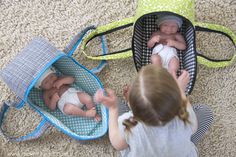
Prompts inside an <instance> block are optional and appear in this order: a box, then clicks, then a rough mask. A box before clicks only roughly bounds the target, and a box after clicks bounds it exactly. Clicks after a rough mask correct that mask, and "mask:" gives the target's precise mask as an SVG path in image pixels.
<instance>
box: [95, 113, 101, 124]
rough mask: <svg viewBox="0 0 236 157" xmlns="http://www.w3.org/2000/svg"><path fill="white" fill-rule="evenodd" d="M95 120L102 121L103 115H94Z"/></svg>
mask: <svg viewBox="0 0 236 157" xmlns="http://www.w3.org/2000/svg"><path fill="white" fill-rule="evenodd" d="M94 120H95V121H96V122H100V121H101V120H102V117H101V116H99V115H98V114H96V115H95V117H94Z"/></svg>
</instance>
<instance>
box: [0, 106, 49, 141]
mask: <svg viewBox="0 0 236 157" xmlns="http://www.w3.org/2000/svg"><path fill="white" fill-rule="evenodd" d="M14 105H16V103H13V102H12V101H10V103H9V101H8V102H4V103H3V106H2V108H1V110H0V134H2V135H3V136H4V137H5V138H6V139H8V140H10V141H16V142H21V141H27V140H33V139H36V138H39V137H40V136H41V135H42V134H43V133H44V132H45V131H46V130H47V129H48V128H49V126H50V123H49V122H48V121H47V120H46V118H45V117H44V118H43V119H42V120H41V122H40V123H39V124H38V126H37V127H36V128H35V129H34V130H33V131H32V132H30V133H28V134H26V135H24V136H20V137H12V136H9V135H8V134H7V133H6V132H5V131H4V130H3V122H4V118H5V117H6V115H7V112H8V110H9V108H10V107H17V106H14Z"/></svg>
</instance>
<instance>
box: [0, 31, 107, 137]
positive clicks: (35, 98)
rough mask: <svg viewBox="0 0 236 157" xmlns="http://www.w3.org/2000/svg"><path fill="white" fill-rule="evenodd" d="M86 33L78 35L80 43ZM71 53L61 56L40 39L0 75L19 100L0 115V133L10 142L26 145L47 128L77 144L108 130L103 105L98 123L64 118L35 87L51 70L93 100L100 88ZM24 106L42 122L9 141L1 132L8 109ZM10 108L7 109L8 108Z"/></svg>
mask: <svg viewBox="0 0 236 157" xmlns="http://www.w3.org/2000/svg"><path fill="white" fill-rule="evenodd" d="M84 34H85V31H83V32H81V33H79V34H78V38H80V40H79V41H78V42H77V43H76V45H77V46H78V45H79V43H80V42H81V39H82V37H83V36H84ZM72 51H73V50H72V49H71V48H69V47H67V48H66V49H65V50H64V52H62V51H60V50H57V49H56V48H55V47H54V46H53V45H51V44H50V43H49V42H48V41H47V40H45V39H43V38H35V39H33V40H32V41H31V42H30V43H29V44H28V45H27V46H26V47H25V48H24V49H23V50H22V51H21V52H20V53H19V54H18V55H17V56H16V57H15V58H14V59H13V60H12V61H11V62H10V63H9V64H8V65H7V66H6V67H5V68H4V69H3V70H2V71H1V73H0V76H1V79H2V80H3V81H4V82H5V83H6V84H7V85H8V87H10V89H11V90H12V91H13V92H14V93H15V94H16V95H17V96H18V99H19V101H18V102H13V101H6V102H5V103H4V104H3V106H2V108H1V112H0V125H1V133H2V135H4V136H5V137H7V139H9V140H11V141H26V140H31V139H36V138H38V137H40V136H41V135H42V134H43V133H44V132H45V131H46V130H47V128H48V127H49V126H53V127H55V128H57V129H58V130H59V131H61V132H63V133H65V134H66V135H68V136H70V137H72V138H74V139H76V140H92V139H97V138H99V137H101V136H103V135H104V134H105V133H106V132H107V129H108V112H107V109H106V108H105V107H104V106H103V105H102V104H97V105H96V110H97V113H98V114H99V115H100V116H101V118H102V120H101V121H100V122H95V120H94V119H93V118H86V117H80V116H68V115H64V114H63V113H62V112H61V111H60V110H59V109H58V108H57V109H56V110H55V111H51V110H50V109H49V108H48V107H47V106H46V105H45V104H44V101H43V99H42V90H40V89H38V88H35V87H34V85H35V83H36V82H37V80H38V79H39V78H40V76H41V75H42V74H43V73H44V71H45V70H46V69H48V68H49V67H50V66H53V67H54V68H55V69H56V71H57V73H59V74H64V75H68V76H73V77H74V78H75V82H74V84H73V87H74V88H77V89H79V90H81V91H84V92H86V93H88V94H89V95H91V96H93V95H94V93H95V92H96V91H97V90H98V89H100V88H103V86H102V83H101V82H100V80H99V79H98V78H97V77H96V76H95V75H94V74H93V73H92V72H91V71H90V70H88V69H87V68H85V67H84V66H82V65H81V64H80V63H78V62H77V61H76V60H75V59H74V58H73V57H71V55H72ZM25 103H27V104H28V105H29V106H30V107H31V108H32V109H33V110H35V111H36V112H38V113H39V114H40V115H41V116H42V120H41V122H40V123H39V124H38V126H37V127H36V128H35V129H34V130H33V131H32V132H30V133H28V134H26V135H23V136H21V137H12V136H10V135H9V134H7V133H6V131H5V130H4V128H3V123H4V119H5V117H6V116H7V113H8V110H9V108H10V107H16V108H17V109H20V108H22V107H23V106H24V104H25ZM9 106H10V107H9Z"/></svg>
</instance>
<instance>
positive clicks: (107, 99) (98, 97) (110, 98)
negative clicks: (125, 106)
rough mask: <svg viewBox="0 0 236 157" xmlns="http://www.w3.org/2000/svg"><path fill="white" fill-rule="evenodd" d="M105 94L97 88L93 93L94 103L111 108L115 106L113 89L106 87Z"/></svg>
mask: <svg viewBox="0 0 236 157" xmlns="http://www.w3.org/2000/svg"><path fill="white" fill-rule="evenodd" d="M106 92H107V96H105V95H104V94H103V91H102V89H99V90H98V91H97V92H96V93H95V95H94V100H95V102H96V103H102V104H104V105H105V106H106V107H108V108H113V107H116V106H117V97H116V95H115V93H114V91H113V90H111V89H107V90H106Z"/></svg>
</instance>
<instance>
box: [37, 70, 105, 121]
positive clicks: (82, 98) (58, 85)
mask: <svg viewBox="0 0 236 157" xmlns="http://www.w3.org/2000/svg"><path fill="white" fill-rule="evenodd" d="M74 80H75V79H74V78H73V77H71V76H57V75H56V73H55V70H54V69H53V68H52V67H51V68H49V69H47V70H46V71H45V72H44V73H43V75H42V76H41V77H40V78H39V80H38V81H37V83H36V85H35V87H36V88H39V89H42V90H43V99H44V102H45V104H46V105H47V106H48V107H49V109H50V110H55V109H56V107H58V108H59V109H60V110H61V112H62V113H64V114H65V115H76V116H83V117H94V119H95V120H96V121H100V120H101V117H100V116H99V115H98V114H96V108H95V106H94V103H93V100H92V97H91V96H90V95H88V94H87V93H85V92H81V91H79V90H77V89H75V88H72V87H70V85H71V84H72V83H73V82H74ZM84 105H86V107H87V111H84V110H82V109H81V108H82V107H83V106H84Z"/></svg>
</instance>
